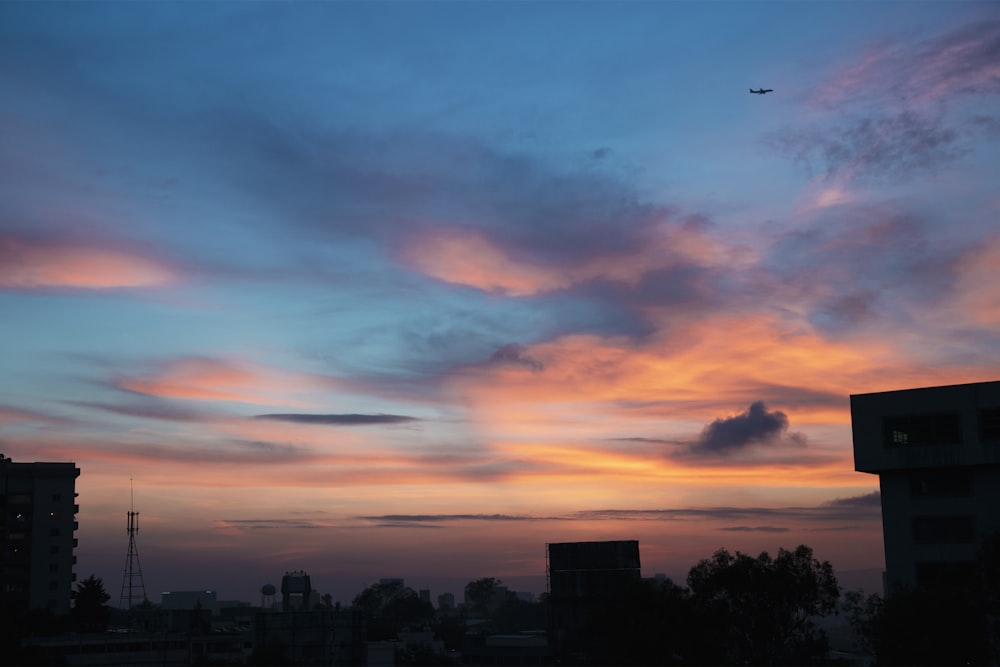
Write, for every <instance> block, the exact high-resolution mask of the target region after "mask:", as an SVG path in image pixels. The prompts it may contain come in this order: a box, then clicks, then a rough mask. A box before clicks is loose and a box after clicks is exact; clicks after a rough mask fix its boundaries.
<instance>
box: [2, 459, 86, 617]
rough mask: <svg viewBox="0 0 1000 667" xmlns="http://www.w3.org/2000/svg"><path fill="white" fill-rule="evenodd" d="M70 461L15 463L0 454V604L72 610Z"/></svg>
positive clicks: (74, 474)
mask: <svg viewBox="0 0 1000 667" xmlns="http://www.w3.org/2000/svg"><path fill="white" fill-rule="evenodd" d="M79 474H80V469H79V468H77V467H76V464H74V463H14V462H13V461H12V460H11V459H9V458H6V457H4V456H3V455H2V454H0V605H2V606H3V607H5V608H7V609H12V610H28V609H47V610H49V611H51V612H52V613H54V614H56V615H63V614H68V613H69V611H70V606H71V604H70V603H71V600H72V593H73V582H74V581H76V574H75V572H74V571H73V566H74V565H75V564H76V556H75V555H74V553H73V552H74V549H75V548H76V538H75V537H74V531H76V529H77V521H76V513H77V512H78V511H79V509H80V508H79V506H78V505H77V504H76V478H77V477H78V476H79Z"/></svg>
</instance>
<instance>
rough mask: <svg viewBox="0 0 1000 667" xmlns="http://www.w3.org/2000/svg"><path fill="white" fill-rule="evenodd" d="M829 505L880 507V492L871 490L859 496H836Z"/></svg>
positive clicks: (865, 507) (864, 507)
mask: <svg viewBox="0 0 1000 667" xmlns="http://www.w3.org/2000/svg"><path fill="white" fill-rule="evenodd" d="M829 505H830V506H831V507H857V508H862V509H870V508H872V507H877V508H879V509H880V510H881V509H882V494H881V493H879V492H878V491H872V492H871V493H865V494H863V495H860V496H849V497H847V498H836V499H835V500H831V501H830V502H829Z"/></svg>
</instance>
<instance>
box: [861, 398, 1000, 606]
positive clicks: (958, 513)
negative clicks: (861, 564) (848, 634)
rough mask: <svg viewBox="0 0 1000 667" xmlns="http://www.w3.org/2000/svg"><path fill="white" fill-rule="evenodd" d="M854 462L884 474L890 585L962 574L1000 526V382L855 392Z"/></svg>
mask: <svg viewBox="0 0 1000 667" xmlns="http://www.w3.org/2000/svg"><path fill="white" fill-rule="evenodd" d="M851 424H852V429H853V435H854V467H855V469H856V470H859V471H861V472H868V473H873V474H877V475H878V476H879V488H880V490H881V497H882V528H883V536H884V537H883V539H884V543H885V566H886V573H885V579H886V591H887V592H888V593H890V594H891V592H892V590H893V588H894V587H896V586H905V587H909V588H912V587H916V586H931V585H936V584H942V583H947V584H953V585H956V584H962V583H963V582H964V581H965V580H967V579H968V578H969V577H972V576H973V575H974V572H975V567H976V564H975V561H976V557H977V553H978V551H979V548H980V545H981V543H982V541H983V538H985V537H986V536H988V535H990V534H992V533H994V532H996V531H1000V382H979V383H974V384H962V385H951V386H944V387H927V388H920V389H905V390H901V391H887V392H879V393H872V394H858V395H853V396H851Z"/></svg>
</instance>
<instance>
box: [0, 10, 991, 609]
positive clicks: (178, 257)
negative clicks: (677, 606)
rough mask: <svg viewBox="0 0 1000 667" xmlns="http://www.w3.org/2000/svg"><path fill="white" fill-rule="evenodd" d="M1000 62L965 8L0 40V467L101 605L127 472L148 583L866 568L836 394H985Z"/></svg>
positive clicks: (356, 24) (301, 15)
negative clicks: (56, 502)
mask: <svg viewBox="0 0 1000 667" xmlns="http://www.w3.org/2000/svg"><path fill="white" fill-rule="evenodd" d="M998 62H1000V12H998V10H997V6H996V4H995V3H985V2H984V3H966V2H920V3H917V2H865V3H859V2H810V3H791V2H775V3H762V2H705V3H685V2H634V3H602V2H587V3H583V2H580V3H576V2H516V3H493V2H470V3H459V2H412V3H404V2H399V3H395V2H380V3H347V2H311V3H305V2H293V3H277V2H257V3H244V2H232V3H228V2H213V3H166V2H148V3H113V2H98V3H61V2H48V3H27V2H6V3H3V4H0V124H2V127H3V140H2V141H0V173H2V176H3V177H2V179H0V315H2V316H0V346H2V349H4V350H5V351H6V352H5V353H4V354H3V355H0V446H2V447H0V448H2V450H3V451H4V453H5V454H6V455H8V456H11V457H13V458H14V459H15V460H74V461H76V462H77V463H78V464H79V465H80V467H81V469H82V474H81V477H80V479H79V491H80V503H81V516H80V532H79V538H80V547H79V565H78V569H79V572H80V574H81V575H82V576H87V575H89V574H90V573H91V572H95V573H96V574H98V576H103V577H105V578H106V580H108V581H112V582H113V581H114V580H115V577H116V576H117V573H118V571H119V568H120V562H121V559H122V557H123V556H124V549H125V546H126V545H127V542H126V541H124V540H122V539H121V535H120V534H119V533H120V532H121V526H122V525H123V523H122V515H123V514H124V512H125V511H126V510H127V503H128V498H129V492H128V488H129V479H130V478H132V479H134V481H135V485H136V498H137V502H138V503H139V504H140V505H141V507H140V508H139V509H140V510H141V511H142V514H143V517H144V519H146V521H145V523H144V528H143V535H142V538H141V540H140V545H141V548H143V547H144V548H146V549H147V550H148V554H149V555H148V556H147V555H145V554H144V566H145V572H146V575H147V578H148V579H149V580H150V582H149V583H148V584H147V585H148V586H149V587H151V588H154V589H163V590H168V589H171V588H173V589H188V588H206V587H207V588H217V589H219V590H220V592H221V593H222V594H223V595H230V596H233V597H236V596H240V597H245V598H249V597H250V596H251V594H252V592H253V591H256V590H257V589H258V587H259V586H260V585H261V584H263V583H266V582H268V581H270V582H272V583H273V582H274V581H275V580H276V579H277V578H279V577H280V575H281V574H282V573H283V572H284V571H285V570H297V569H305V570H307V571H309V572H310V574H311V575H312V576H313V581H314V582H317V583H318V585H319V586H320V587H322V588H324V590H328V591H330V592H332V593H334V594H335V597H338V598H340V599H344V600H347V599H349V598H350V596H351V595H352V594H353V593H354V592H357V591H358V590H360V587H361V584H362V583H364V582H366V581H367V582H371V581H374V580H377V579H378V578H379V577H381V576H406V577H407V578H408V582H409V581H412V582H413V583H414V584H415V585H419V584H420V583H421V582H423V583H425V584H426V585H431V584H432V583H433V585H434V586H435V587H437V588H440V587H443V586H450V585H452V584H450V583H446V580H448V579H449V578H451V579H456V580H461V579H462V578H463V577H464V578H465V580H466V581H467V580H469V579H472V578H475V577H478V576H499V577H501V578H505V579H508V580H510V581H524V582H526V583H525V585H526V586H528V585H529V584H530V585H532V586H537V582H538V581H540V575H541V574H542V573H543V572H544V543H545V542H546V541H565V540H571V539H640V542H641V546H642V549H643V560H644V569H648V570H649V572H650V573H652V572H653V571H665V572H668V573H670V574H672V575H673V576H679V577H683V575H684V574H685V573H686V571H687V569H688V568H689V567H690V566H691V565H693V564H694V563H695V562H696V560H697V559H698V558H702V557H707V556H708V555H710V554H711V552H712V551H713V550H714V549H715V548H717V547H720V546H725V547H728V548H730V549H742V550H748V551H754V550H761V549H768V550H771V551H774V550H776V549H777V547H779V546H784V547H794V546H795V545H796V544H798V543H800V542H805V543H807V544H810V545H811V546H813V547H814V548H815V549H816V552H817V555H818V556H819V557H821V558H824V559H829V560H831V561H832V562H833V563H834V566H835V567H837V568H838V569H840V570H860V569H877V568H879V567H881V563H882V554H881V526H880V524H879V517H878V510H877V505H873V504H872V502H871V499H872V498H873V497H872V496H871V492H872V491H873V490H875V489H877V480H876V479H875V478H874V477H872V476H869V475H864V474H861V473H855V472H854V471H853V460H852V452H851V440H850V414H849V409H848V396H849V395H850V394H852V393H863V392H868V391H881V390H888V389H898V388H905V387H912V386H925V385H935V384H951V383H959V382H969V381H979V380H993V379H996V378H997V375H998V365H1000V364H998V362H997V359H998V358H1000V356H998V354H997V352H998V351H1000V333H998V332H1000V326H998V325H1000V289H998V287H997V285H998V284H1000V281H997V280H996V274H997V269H996V267H997V266H1000V231H998V230H1000V225H998V222H997V218H998V209H1000V197H998V195H997V190H996V186H995V184H996V183H997V182H1000V161H998V160H997V155H998V151H997V140H998V137H1000V116H998V109H1000V107H998V101H1000V100H998V93H1000V70H998V65H997V63H998ZM761 86H763V87H767V88H773V89H774V92H773V93H769V94H767V95H751V94H749V88H750V87H753V88H758V87H761ZM845 503H846V504H845ZM852 503H854V504H852ZM844 507H848V508H854V509H855V510H856V515H852V514H851V513H850V512H847V513H845V512H844V511H843V508H844ZM734 508H739V511H738V512H737V511H735V509H734ZM852 516H854V518H851V517H852ZM693 517H698V518H697V519H694V518H693ZM817 517H823V518H817ZM709 518H710V520H709ZM428 534H433V535H434V538H433V539H427V537H426V536H427V535H428ZM845 535H850V536H851V538H850V539H845V537H844V536H845ZM276 545H282V546H284V545H295V547H294V548H292V547H291V546H289V547H288V548H278V546H276ZM401 553H405V554H407V557H406V558H405V562H402V561H401V560H400V556H399V554H401ZM188 561H190V562H191V563H198V566H197V571H198V572H200V573H202V575H201V579H199V580H198V581H192V580H191V572H192V569H191V568H185V567H181V566H178V564H179V563H183V562H188ZM233 562H238V563H239V567H232V566H231V565H226V564H225V563H233ZM219 563H224V564H222V565H219ZM531 582H535V583H531ZM113 587H114V586H112V588H113ZM455 590H456V592H457V587H456V588H455Z"/></svg>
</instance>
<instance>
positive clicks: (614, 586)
mask: <svg viewBox="0 0 1000 667" xmlns="http://www.w3.org/2000/svg"><path fill="white" fill-rule="evenodd" d="M546 546H547V550H546V561H547V564H548V568H547V569H548V589H549V601H550V603H551V605H552V650H553V652H554V654H555V656H556V657H557V658H559V659H561V660H563V661H566V660H576V661H581V660H586V659H587V658H590V657H594V656H595V655H596V654H601V653H603V651H604V650H605V649H606V648H607V647H599V646H595V645H594V640H595V634H594V633H593V632H589V631H588V630H589V627H588V626H589V624H590V621H591V619H592V617H593V615H594V611H595V610H596V609H599V608H600V607H601V606H604V605H607V604H609V603H611V602H612V601H614V600H615V599H616V598H617V597H619V596H620V595H621V594H622V592H623V590H625V589H626V588H627V587H628V586H630V585H632V584H634V583H635V582H638V581H639V580H640V579H641V576H642V575H641V570H640V563H639V542H638V540H616V541H610V542H559V543H554V544H548V545H546Z"/></svg>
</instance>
